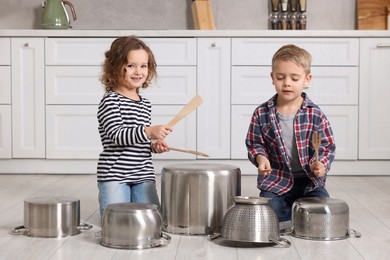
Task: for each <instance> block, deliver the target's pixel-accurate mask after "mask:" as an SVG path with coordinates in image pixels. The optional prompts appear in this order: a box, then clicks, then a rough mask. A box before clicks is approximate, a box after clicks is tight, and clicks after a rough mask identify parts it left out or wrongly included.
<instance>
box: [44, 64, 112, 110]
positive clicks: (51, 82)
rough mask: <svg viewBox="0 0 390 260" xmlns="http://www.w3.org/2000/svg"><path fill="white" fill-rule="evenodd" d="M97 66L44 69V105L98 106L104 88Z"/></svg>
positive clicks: (99, 69) (51, 67)
mask: <svg viewBox="0 0 390 260" xmlns="http://www.w3.org/2000/svg"><path fill="white" fill-rule="evenodd" d="M100 74H101V68H100V67H98V66H78V67H75V66H50V67H49V66H48V67H46V104H80V105H83V104H91V105H92V104H94V105H97V104H99V102H100V100H101V99H102V97H103V95H104V86H103V85H102V83H101V82H100V80H99V77H100Z"/></svg>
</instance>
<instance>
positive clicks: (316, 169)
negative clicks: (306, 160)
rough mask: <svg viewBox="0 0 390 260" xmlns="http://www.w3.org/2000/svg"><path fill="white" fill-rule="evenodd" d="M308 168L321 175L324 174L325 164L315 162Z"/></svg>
mask: <svg viewBox="0 0 390 260" xmlns="http://www.w3.org/2000/svg"><path fill="white" fill-rule="evenodd" d="M310 170H311V171H312V172H313V173H314V175H315V176H317V177H322V176H324V175H325V166H324V165H323V164H322V163H321V162H318V164H317V163H316V162H314V163H312V164H311V165H310Z"/></svg>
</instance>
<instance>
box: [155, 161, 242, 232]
mask: <svg viewBox="0 0 390 260" xmlns="http://www.w3.org/2000/svg"><path fill="white" fill-rule="evenodd" d="M237 195H241V171H240V169H239V168H238V167H236V166H233V165H225V164H209V163H193V164H175V165H170V166H166V167H164V168H163V170H162V178H161V206H162V216H163V220H164V225H163V230H164V231H167V232H170V233H175V234H187V235H205V234H211V233H213V232H218V231H220V229H221V227H222V221H223V217H224V215H225V213H226V212H227V210H228V209H229V207H230V206H231V205H232V204H233V197H234V196H237Z"/></svg>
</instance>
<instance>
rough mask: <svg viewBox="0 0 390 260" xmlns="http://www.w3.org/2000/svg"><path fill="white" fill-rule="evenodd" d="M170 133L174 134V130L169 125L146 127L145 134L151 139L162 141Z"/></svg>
mask: <svg viewBox="0 0 390 260" xmlns="http://www.w3.org/2000/svg"><path fill="white" fill-rule="evenodd" d="M170 132H172V128H171V127H169V126H167V125H155V126H148V127H145V133H146V135H147V136H148V137H149V139H154V140H159V139H161V140H162V139H164V138H165V137H167V135H168V134H169V133H170Z"/></svg>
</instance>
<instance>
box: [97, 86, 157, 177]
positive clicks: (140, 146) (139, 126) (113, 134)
mask: <svg viewBox="0 0 390 260" xmlns="http://www.w3.org/2000/svg"><path fill="white" fill-rule="evenodd" d="M97 119H98V123H99V134H100V138H101V142H102V145H103V152H102V153H101V154H100V156H99V161H98V166H97V180H98V182H104V181H120V182H127V183H139V182H143V181H146V180H149V181H155V175H154V167H153V163H152V155H151V152H152V151H151V144H150V140H149V139H148V137H147V136H146V133H145V127H146V126H150V124H151V104H150V102H149V100H147V99H146V98H144V97H142V96H141V97H140V101H135V100H131V99H129V98H127V97H125V96H122V95H121V94H118V93H116V92H112V91H111V92H108V93H107V94H106V95H105V96H104V97H103V99H102V100H101V102H100V104H99V108H98V113H97Z"/></svg>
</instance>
